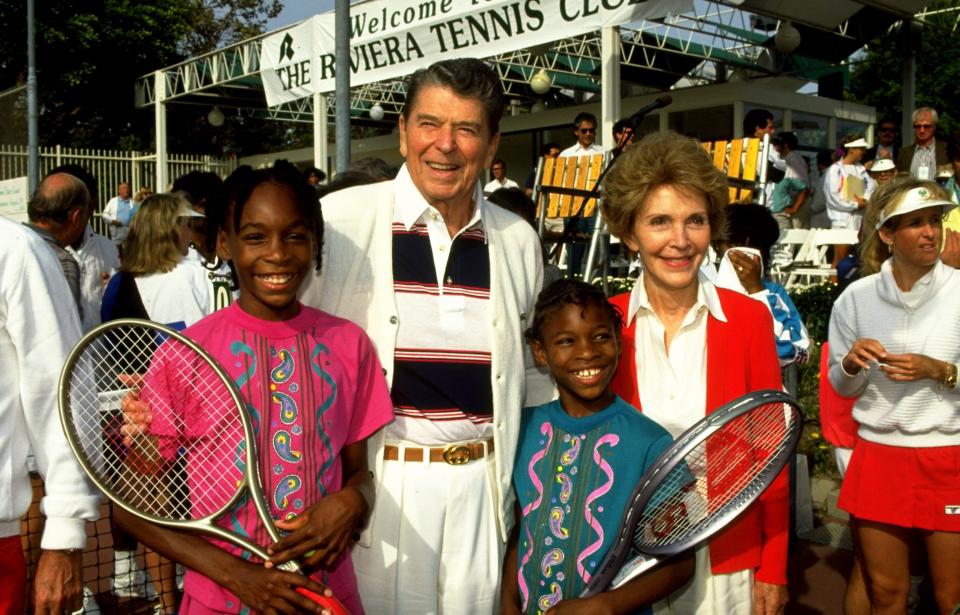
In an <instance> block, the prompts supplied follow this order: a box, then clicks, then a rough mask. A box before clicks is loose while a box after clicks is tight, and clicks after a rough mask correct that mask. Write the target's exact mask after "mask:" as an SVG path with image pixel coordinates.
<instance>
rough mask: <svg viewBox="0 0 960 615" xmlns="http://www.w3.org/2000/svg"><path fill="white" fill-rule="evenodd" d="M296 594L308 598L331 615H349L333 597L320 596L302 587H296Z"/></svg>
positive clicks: (345, 608)
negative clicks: (331, 614)
mask: <svg viewBox="0 0 960 615" xmlns="http://www.w3.org/2000/svg"><path fill="white" fill-rule="evenodd" d="M297 593H298V594H302V595H304V596H306V597H307V598H310V599H311V600H313V601H314V602H316V603H317V604H319V605H320V606H322V607H323V608H325V609H327V610H329V611H330V612H331V613H333V615H350V611H348V610H347V607H345V606H343V604H342V603H341V602H340V601H339V600H337V599H336V598H334V597H333V596H321V595H320V594H316V593H314V592H312V591H310V590H309V589H305V588H303V587H298V588H297Z"/></svg>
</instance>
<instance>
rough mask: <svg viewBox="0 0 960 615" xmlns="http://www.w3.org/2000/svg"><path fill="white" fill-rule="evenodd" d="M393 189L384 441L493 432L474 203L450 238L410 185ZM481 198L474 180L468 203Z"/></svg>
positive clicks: (485, 298) (427, 441)
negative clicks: (393, 312) (391, 340)
mask: <svg viewBox="0 0 960 615" xmlns="http://www.w3.org/2000/svg"><path fill="white" fill-rule="evenodd" d="M409 188H410V189H411V190H412V193H411V191H408V190H398V198H397V201H396V203H397V205H396V206H395V209H394V221H393V280H394V282H393V284H394V292H395V295H396V302H397V313H398V316H399V331H398V335H397V345H396V349H395V351H394V376H393V387H392V390H391V397H392V398H393V405H394V415H395V420H394V421H393V422H392V423H391V424H390V425H389V426H388V427H387V433H386V436H387V439H388V440H393V441H406V442H412V443H415V444H420V445H442V444H447V443H452V442H463V441H468V440H476V439H479V438H487V437H492V435H493V425H492V419H493V389H492V386H491V368H490V320H491V317H490V305H489V304H490V302H489V299H490V256H489V253H488V250H487V240H486V233H485V232H484V225H483V220H482V218H481V215H480V208H479V207H475V209H474V214H473V217H472V218H471V220H470V221H469V222H468V223H467V225H466V226H464V228H462V229H461V230H460V231H459V232H458V233H457V234H456V235H455V236H454V237H450V234H449V232H448V231H447V226H446V223H445V222H444V219H443V216H442V215H440V212H439V211H437V210H436V209H435V208H433V207H432V206H430V205H429V204H427V203H426V201H425V200H424V199H423V197H422V196H421V195H420V194H419V192H418V191H416V189H415V188H414V187H413V185H412V182H411V184H410V186H409ZM480 198H483V197H482V193H480V186H479V184H478V185H477V193H476V195H475V199H474V202H478V201H477V199H480Z"/></svg>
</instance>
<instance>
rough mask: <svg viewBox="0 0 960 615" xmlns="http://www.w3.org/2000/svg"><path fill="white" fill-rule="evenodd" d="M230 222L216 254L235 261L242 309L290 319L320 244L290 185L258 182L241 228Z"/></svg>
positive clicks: (261, 315) (263, 316) (265, 316)
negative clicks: (297, 203)
mask: <svg viewBox="0 0 960 615" xmlns="http://www.w3.org/2000/svg"><path fill="white" fill-rule="evenodd" d="M232 219H233V211H232V210H231V211H229V212H228V214H227V216H226V220H227V221H228V222H227V224H226V226H227V227H228V229H227V230H223V229H221V231H220V233H219V235H218V236H217V253H218V254H219V255H220V257H221V258H223V259H225V260H227V259H228V260H230V261H232V262H233V266H234V269H235V270H236V272H237V281H238V282H239V285H240V298H239V299H238V300H237V301H238V303H239V304H240V307H241V308H243V311H245V312H247V313H248V314H251V315H252V316H255V317H257V318H261V319H263V320H288V319H290V318H293V317H294V316H296V315H297V314H298V313H299V312H300V304H299V303H298V302H297V290H298V289H299V288H300V284H301V283H302V282H303V280H304V278H305V277H306V275H307V273H308V272H309V270H310V265H311V262H312V259H313V258H314V255H315V250H316V243H315V241H314V238H313V235H312V233H311V231H310V225H309V223H308V221H307V220H305V219H304V217H303V216H302V215H301V214H300V212H299V210H298V209H297V206H296V198H295V196H294V193H293V190H291V189H290V188H289V187H287V186H284V185H280V184H277V183H274V182H265V183H262V184H259V185H258V186H257V187H256V188H254V190H253V192H252V193H250V198H249V199H248V200H247V203H246V205H244V207H243V214H242V215H241V216H240V224H239V226H238V228H236V229H233V228H229V227H232V224H231V222H230V221H232Z"/></svg>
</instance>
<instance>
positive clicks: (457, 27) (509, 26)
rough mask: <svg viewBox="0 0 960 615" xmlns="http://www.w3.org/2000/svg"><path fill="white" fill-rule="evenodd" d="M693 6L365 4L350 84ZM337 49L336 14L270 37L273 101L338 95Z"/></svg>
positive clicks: (389, 0)
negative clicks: (336, 85)
mask: <svg viewBox="0 0 960 615" xmlns="http://www.w3.org/2000/svg"><path fill="white" fill-rule="evenodd" d="M692 7H693V0H374V1H372V2H364V3H361V4H357V5H353V6H351V7H350V86H351V87H354V86H358V85H363V84H366V83H373V82H375V81H383V80H385V79H395V78H397V77H403V76H405V75H408V74H410V73H411V72H413V71H414V70H416V69H418V68H423V67H425V66H429V65H430V64H433V63H434V62H436V61H437V60H440V59H443V58H450V57H474V58H485V57H489V56H492V55H496V54H499V53H506V52H509V51H515V50H517V49H523V48H526V47H532V46H534V45H541V44H544V43H550V42H552V41H556V40H561V39H564V38H567V37H571V36H578V35H581V34H586V33H587V32H592V31H595V30H599V29H600V28H603V27H605V26H616V25H621V24H625V23H630V22H634V21H640V20H642V19H656V18H660V17H664V16H666V15H667V14H674V15H675V14H678V13H681V12H684V11H688V10H690V9H691V8H692ZM311 33H312V36H311ZM334 48H335V39H334V16H333V13H325V14H323V15H317V16H315V17H313V18H311V19H309V20H308V21H306V22H304V23H302V24H300V25H298V26H295V27H293V28H290V29H287V30H283V31H281V32H277V33H276V34H274V35H271V36H269V37H267V38H265V39H264V41H263V48H262V50H261V51H262V52H261V60H260V63H261V67H260V74H261V77H262V78H263V87H264V91H265V92H266V95H267V104H268V105H270V106H275V105H279V104H282V103H285V102H289V101H291V100H296V99H298V98H303V97H304V96H308V95H310V94H312V93H314V92H331V91H333V90H334V89H335V79H336V74H335V66H334V65H335V59H334Z"/></svg>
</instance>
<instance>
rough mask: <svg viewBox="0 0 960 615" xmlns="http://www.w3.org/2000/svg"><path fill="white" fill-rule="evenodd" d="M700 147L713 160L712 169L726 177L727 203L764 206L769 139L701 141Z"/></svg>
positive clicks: (766, 137)
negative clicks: (728, 200) (728, 198)
mask: <svg viewBox="0 0 960 615" xmlns="http://www.w3.org/2000/svg"><path fill="white" fill-rule="evenodd" d="M701 145H702V146H703V149H704V150H705V151H706V152H707V153H708V154H710V156H711V157H712V158H713V166H714V167H715V168H716V169H717V170H719V171H722V172H723V173H724V174H725V175H726V176H727V184H728V185H729V186H730V202H731V203H738V202H753V203H757V204H759V205H764V204H765V202H766V190H765V188H766V185H767V156H768V155H769V151H770V136H769V135H764V136H763V139H758V138H756V137H750V138H748V139H733V140H731V141H727V140H723V139H721V140H719V141H704V142H703V143H701Z"/></svg>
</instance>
